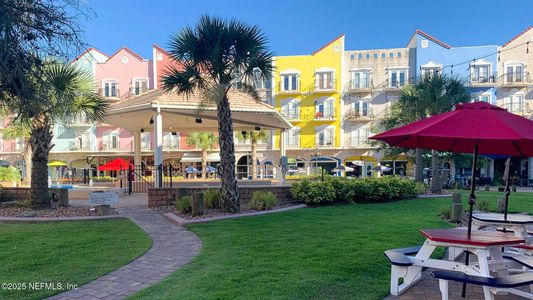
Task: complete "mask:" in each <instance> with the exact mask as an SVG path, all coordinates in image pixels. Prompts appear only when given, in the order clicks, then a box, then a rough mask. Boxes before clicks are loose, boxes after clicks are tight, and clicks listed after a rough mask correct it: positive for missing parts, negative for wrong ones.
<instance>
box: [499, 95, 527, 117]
mask: <svg viewBox="0 0 533 300" xmlns="http://www.w3.org/2000/svg"><path fill="white" fill-rule="evenodd" d="M503 107H504V108H506V109H507V110H508V111H510V112H514V113H521V112H522V111H523V107H524V96H523V95H512V96H509V97H507V98H504V100H503Z"/></svg>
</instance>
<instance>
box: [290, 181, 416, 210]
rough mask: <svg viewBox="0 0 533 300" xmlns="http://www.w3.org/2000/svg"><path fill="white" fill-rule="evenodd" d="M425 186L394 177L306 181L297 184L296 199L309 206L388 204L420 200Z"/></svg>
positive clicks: (294, 187) (292, 190)
mask: <svg viewBox="0 0 533 300" xmlns="http://www.w3.org/2000/svg"><path fill="white" fill-rule="evenodd" d="M424 190H425V186H424V185H423V184H420V183H416V182H414V181H412V180H408V179H401V178H399V177H394V176H386V177H380V178H365V179H348V178H343V177H331V178H327V179H326V180H325V182H320V181H312V180H309V179H304V180H302V181H301V182H297V183H293V185H292V188H291V195H292V197H293V198H294V199H295V200H296V201H299V202H304V203H307V204H325V203H351V202H359V203H362V202H387V201H395V200H402V199H409V198H413V197H416V196H417V195H418V194H420V193H422V192H424Z"/></svg>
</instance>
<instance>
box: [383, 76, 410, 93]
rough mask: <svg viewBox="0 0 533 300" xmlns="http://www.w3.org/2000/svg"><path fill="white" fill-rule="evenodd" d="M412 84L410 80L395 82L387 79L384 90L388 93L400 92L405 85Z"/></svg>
mask: <svg viewBox="0 0 533 300" xmlns="http://www.w3.org/2000/svg"><path fill="white" fill-rule="evenodd" d="M410 83H412V81H411V80H403V81H400V80H395V81H392V80H390V79H387V80H386V82H385V89H386V90H390V91H401V90H402V89H403V88H404V87H405V86H406V85H408V84H410Z"/></svg>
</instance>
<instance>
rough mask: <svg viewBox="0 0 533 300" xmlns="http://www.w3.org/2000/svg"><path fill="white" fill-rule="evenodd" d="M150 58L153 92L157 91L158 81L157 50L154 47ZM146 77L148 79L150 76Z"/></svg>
mask: <svg viewBox="0 0 533 300" xmlns="http://www.w3.org/2000/svg"><path fill="white" fill-rule="evenodd" d="M152 57H153V59H152V72H153V74H152V78H153V80H154V84H153V86H154V90H156V89H157V80H159V78H157V49H156V48H155V47H154V46H152ZM148 77H150V76H148Z"/></svg>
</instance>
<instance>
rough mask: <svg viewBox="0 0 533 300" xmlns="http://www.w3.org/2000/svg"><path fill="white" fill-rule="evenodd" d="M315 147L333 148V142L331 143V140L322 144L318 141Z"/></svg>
mask: <svg viewBox="0 0 533 300" xmlns="http://www.w3.org/2000/svg"><path fill="white" fill-rule="evenodd" d="M316 146H317V148H333V147H334V142H333V140H331V141H323V142H322V143H321V142H320V141H318V142H317V143H316Z"/></svg>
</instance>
